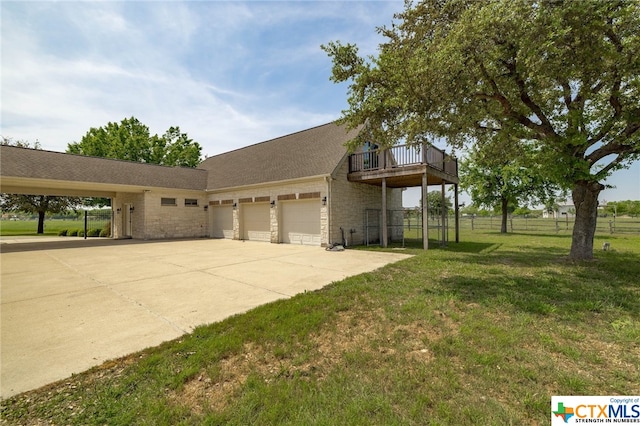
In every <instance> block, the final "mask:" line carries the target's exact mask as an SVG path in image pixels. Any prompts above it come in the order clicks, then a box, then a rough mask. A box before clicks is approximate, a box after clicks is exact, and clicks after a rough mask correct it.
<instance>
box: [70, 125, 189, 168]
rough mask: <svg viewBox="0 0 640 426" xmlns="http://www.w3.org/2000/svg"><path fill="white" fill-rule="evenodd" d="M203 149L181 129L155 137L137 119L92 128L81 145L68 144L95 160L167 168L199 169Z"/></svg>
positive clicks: (176, 128)
mask: <svg viewBox="0 0 640 426" xmlns="http://www.w3.org/2000/svg"><path fill="white" fill-rule="evenodd" d="M201 149H202V148H201V146H200V144H198V143H197V142H194V141H193V140H192V139H189V137H188V136H187V134H186V133H181V132H180V128H179V127H170V128H169V130H167V131H166V132H165V133H164V134H163V135H162V136H158V135H153V136H152V135H151V134H150V133H149V128H148V127H147V126H145V125H144V124H142V123H141V122H140V121H139V120H138V119H137V118H135V117H131V118H125V119H123V120H122V121H121V122H120V123H111V122H109V123H107V125H106V126H104V127H99V128H91V129H90V130H89V131H88V132H87V134H86V135H85V136H83V138H82V140H81V141H80V142H73V143H70V144H68V147H67V152H69V153H72V154H80V155H90V156H94V157H104V158H116V159H119V160H128V161H136V162H141V163H151V164H160V165H164V166H182V167H196V166H197V165H198V164H199V163H200V161H201Z"/></svg>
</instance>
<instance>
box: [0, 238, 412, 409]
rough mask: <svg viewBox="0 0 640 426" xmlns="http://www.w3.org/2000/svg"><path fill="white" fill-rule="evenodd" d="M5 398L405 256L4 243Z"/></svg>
mask: <svg viewBox="0 0 640 426" xmlns="http://www.w3.org/2000/svg"><path fill="white" fill-rule="evenodd" d="M0 243H1V244H0V250H1V253H2V254H1V255H0V261H1V263H0V268H1V281H0V283H1V284H0V285H1V301H2V312H1V328H0V331H1V334H0V344H1V350H0V361H1V369H0V374H1V377H0V379H1V389H0V392H1V393H0V396H1V397H2V398H7V397H9V396H11V395H14V394H17V393H20V392H24V391H27V390H31V389H35V388H38V387H40V386H43V385H45V384H47V383H51V382H53V381H56V380H60V379H64V378H66V377H68V376H70V375H71V374H72V373H79V372H81V371H84V370H86V369H88V368H90V367H92V366H95V365H99V364H101V363H102V362H104V361H106V360H109V359H113V358H117V357H120V356H124V355H127V354H129V353H132V352H135V351H138V350H141V349H144V348H146V347H149V346H155V345H158V344H160V343H161V342H163V341H167V340H170V339H174V338H176V337H178V336H180V335H182V334H184V333H188V332H190V331H191V330H192V329H193V328H194V327H195V326H197V325H201V324H207V323H211V322H215V321H220V320H222V319H224V318H227V317H229V316H231V315H233V314H237V313H241V312H245V311H247V310H249V309H251V308H254V307H256V306H258V305H261V304H264V303H268V302H271V301H273V300H276V299H282V298H288V297H291V296H293V295H295V294H297V293H300V292H303V291H305V290H307V291H312V290H316V289H319V288H321V287H323V286H325V285H326V284H329V283H331V282H333V281H337V280H341V279H343V278H345V277H347V276H350V275H355V274H359V273H362V272H366V271H371V270H374V269H377V268H379V267H381V266H384V265H386V264H388V263H391V262H395V261H398V260H401V259H404V258H406V257H408V256H407V255H404V254H395V253H376V252H366V251H355V250H347V251H344V252H329V251H326V250H324V249H323V248H318V247H305V246H294V245H285V244H269V243H255V242H254V243H252V242H240V241H231V240H208V239H201V240H178V241H175V240H174V241H137V240H128V241H113V240H107V239H88V240H82V239H75V238H74V239H72V238H70V237H68V238H56V237H51V238H44V239H42V238H40V239H31V240H26V239H7V238H3V239H2V240H0Z"/></svg>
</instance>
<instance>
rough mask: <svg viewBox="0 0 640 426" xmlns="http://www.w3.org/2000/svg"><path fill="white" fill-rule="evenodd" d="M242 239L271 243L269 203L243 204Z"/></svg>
mask: <svg viewBox="0 0 640 426" xmlns="http://www.w3.org/2000/svg"><path fill="white" fill-rule="evenodd" d="M241 208H242V223H241V225H240V226H241V228H242V238H243V239H245V240H249V241H271V218H270V213H269V204H268V203H257V204H242V206H241Z"/></svg>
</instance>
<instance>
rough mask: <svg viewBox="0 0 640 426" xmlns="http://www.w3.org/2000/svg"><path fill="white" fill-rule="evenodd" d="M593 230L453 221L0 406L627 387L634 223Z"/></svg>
mask: <svg viewBox="0 0 640 426" xmlns="http://www.w3.org/2000/svg"><path fill="white" fill-rule="evenodd" d="M606 238H607V241H610V242H611V247H612V250H611V251H607V252H602V251H599V252H597V253H596V260H595V261H592V262H588V263H573V262H570V261H568V260H567V259H566V255H567V253H568V250H569V246H570V237H568V236H555V235H522V234H509V235H500V234H497V233H480V232H477V231H476V232H473V233H472V232H470V231H465V232H464V233H463V235H462V241H463V242H461V243H460V244H454V243H450V244H449V246H448V247H447V248H438V249H434V250H429V251H426V252H425V251H422V250H412V249H407V250H405V252H407V253H411V254H414V255H415V256H414V257H412V258H410V259H407V260H404V261H402V262H399V263H396V264H393V265H389V266H387V267H384V268H381V269H379V270H377V271H374V272H371V273H365V274H362V275H358V276H355V277H351V278H348V279H345V280H343V281H340V282H335V283H333V284H331V285H329V286H327V287H325V288H324V289H322V290H320V291H316V292H309V293H305V294H300V295H298V296H296V297H293V298H291V299H288V300H281V301H277V302H274V303H271V304H268V305H265V306H262V307H259V308H256V309H253V310H252V311H250V312H248V313H246V314H243V315H237V316H234V317H232V318H229V319H227V320H225V321H222V322H220V323H215V324H211V325H206V326H201V327H198V328H197V329H196V330H195V331H194V332H193V333H191V334H188V335H185V336H183V337H181V338H180V339H177V340H175V341H171V342H167V343H165V344H163V345H161V346H159V347H155V348H149V349H147V350H144V351H142V352H140V353H136V354H132V355H131V356H128V357H125V358H122V359H118V360H113V361H110V362H107V363H105V364H103V365H101V366H99V367H96V368H94V369H92V370H90V371H88V372H86V373H83V374H79V375H76V376H73V377H72V378H70V379H68V380H64V381H62V382H59V383H56V384H53V385H50V386H48V387H45V388H43V389H40V390H37V391H34V392H29V393H26V394H22V395H18V396H15V397H13V398H11V399H8V400H5V401H3V402H2V419H3V422H5V423H7V424H45V423H46V424H48V423H49V422H51V423H53V424H82V425H85V424H100V425H103V424H113V425H116V424H117V425H120V424H154V425H163V424H165V425H175V424H183V425H187V424H211V425H218V424H225V425H226V424H228V425H247V424H260V425H275V424H277V425H308V424H316V425H336V424H349V425H372V424H377V425H423V424H434V425H453V424H455V425H506V424H528V425H529V424H540V425H545V424H549V422H550V416H551V412H550V411H551V410H550V408H551V405H550V401H551V396H552V395H639V394H640V282H639V281H640V280H638V277H639V276H640V237H637V236H607V237H606ZM602 241H603V239H599V238H598V239H596V242H595V245H596V247H598V246H599V245H600V244H601V242H602ZM436 246H437V244H436V243H435V242H433V244H432V247H436ZM376 250H380V249H376ZM336 255H337V256H339V253H336ZM265 279H266V278H265ZM212 303H215V301H212Z"/></svg>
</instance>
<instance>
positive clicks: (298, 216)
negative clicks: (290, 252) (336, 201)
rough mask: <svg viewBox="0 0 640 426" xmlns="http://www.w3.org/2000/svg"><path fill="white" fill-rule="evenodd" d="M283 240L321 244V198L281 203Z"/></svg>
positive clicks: (294, 242) (293, 242)
mask: <svg viewBox="0 0 640 426" xmlns="http://www.w3.org/2000/svg"><path fill="white" fill-rule="evenodd" d="M281 209H282V216H281V224H282V233H281V234H280V235H281V236H282V242H283V243H290V244H304V245H311V246H319V245H320V200H301V201H290V202H283V203H282V204H281Z"/></svg>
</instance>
